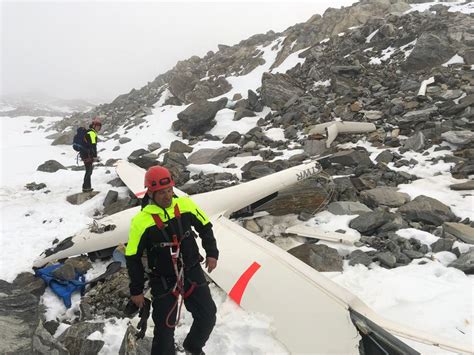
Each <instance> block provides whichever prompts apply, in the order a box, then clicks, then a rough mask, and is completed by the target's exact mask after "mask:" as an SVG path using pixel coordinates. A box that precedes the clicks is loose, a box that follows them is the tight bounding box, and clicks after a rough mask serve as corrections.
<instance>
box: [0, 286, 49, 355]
mask: <svg viewBox="0 0 474 355" xmlns="http://www.w3.org/2000/svg"><path fill="white" fill-rule="evenodd" d="M38 304H39V298H38V297H36V296H34V295H33V294H31V293H28V292H23V291H22V290H21V289H18V288H17V287H16V286H14V285H12V284H10V283H8V282H6V281H3V280H0V329H2V341H0V353H1V354H31V353H33V341H32V339H33V334H34V333H35V331H36V329H37V327H38V324H39V322H40V312H39V308H38V307H39V306H38Z"/></svg>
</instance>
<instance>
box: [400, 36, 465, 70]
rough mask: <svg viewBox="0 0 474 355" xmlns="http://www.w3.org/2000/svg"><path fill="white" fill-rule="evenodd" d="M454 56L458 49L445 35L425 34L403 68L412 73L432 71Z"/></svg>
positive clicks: (417, 42)
mask: <svg viewBox="0 0 474 355" xmlns="http://www.w3.org/2000/svg"><path fill="white" fill-rule="evenodd" d="M454 54H456V49H455V48H454V47H453V46H452V45H451V43H450V42H449V40H448V39H447V38H446V37H445V36H444V35H436V34H434V33H429V32H425V33H422V34H421V36H420V37H419V38H418V40H417V41H416V44H415V47H414V48H413V51H412V52H411V53H410V55H409V56H408V58H407V59H406V61H405V62H404V64H403V68H404V69H405V70H406V71H410V72H413V71H418V70H422V69H430V68H433V67H435V66H439V65H441V64H443V63H445V62H447V61H448V60H449V59H450V58H451V57H452V56H453V55H454Z"/></svg>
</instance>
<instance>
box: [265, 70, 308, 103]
mask: <svg viewBox="0 0 474 355" xmlns="http://www.w3.org/2000/svg"><path fill="white" fill-rule="evenodd" d="M303 93H304V90H303V89H302V88H301V87H300V86H299V84H298V83H297V81H296V80H295V79H294V78H292V77H291V76H289V75H287V74H270V73H264V74H263V76H262V88H261V98H262V102H263V104H264V105H265V106H269V107H271V108H272V109H274V110H280V109H282V108H283V107H284V106H285V104H286V103H287V102H288V100H290V99H291V98H292V97H294V96H295V95H297V96H301V95H303Z"/></svg>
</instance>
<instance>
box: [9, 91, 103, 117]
mask: <svg viewBox="0 0 474 355" xmlns="http://www.w3.org/2000/svg"><path fill="white" fill-rule="evenodd" d="M94 106H95V104H93V103H91V102H87V101H85V100H82V99H75V100H74V99H60V98H57V97H52V96H50V95H46V94H43V93H41V92H29V93H24V94H17V95H2V96H1V97H0V116H9V117H16V116H67V115H70V114H72V113H74V112H85V111H89V110H91V109H92V108H93V107H94Z"/></svg>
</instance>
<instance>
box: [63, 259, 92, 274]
mask: <svg viewBox="0 0 474 355" xmlns="http://www.w3.org/2000/svg"><path fill="white" fill-rule="evenodd" d="M64 264H68V265H72V267H73V268H74V270H75V271H76V272H78V273H80V274H85V273H86V272H87V271H88V270H90V269H91V268H92V263H91V262H90V260H89V258H88V257H87V256H76V257H72V258H68V259H67V260H66V261H65V262H64Z"/></svg>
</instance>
